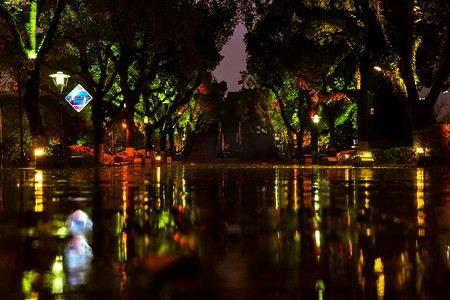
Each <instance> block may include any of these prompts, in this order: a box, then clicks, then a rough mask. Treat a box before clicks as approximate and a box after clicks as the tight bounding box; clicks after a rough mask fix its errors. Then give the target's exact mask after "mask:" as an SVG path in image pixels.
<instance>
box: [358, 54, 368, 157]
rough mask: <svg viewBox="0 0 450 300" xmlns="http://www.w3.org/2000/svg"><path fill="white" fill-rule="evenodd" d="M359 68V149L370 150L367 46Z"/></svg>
mask: <svg viewBox="0 0 450 300" xmlns="http://www.w3.org/2000/svg"><path fill="white" fill-rule="evenodd" d="M359 68H360V73H361V88H360V90H359V92H358V93H357V97H356V98H357V99H356V100H357V104H358V149H359V150H369V114H368V109H369V105H368V91H369V88H368V81H369V51H368V49H367V48H366V49H365V50H364V52H363V54H362V56H361V58H360V66H359Z"/></svg>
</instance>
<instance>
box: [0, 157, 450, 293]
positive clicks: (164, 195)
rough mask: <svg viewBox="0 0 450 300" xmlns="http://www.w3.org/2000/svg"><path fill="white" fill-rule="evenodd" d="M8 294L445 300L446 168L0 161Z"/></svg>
mask: <svg viewBox="0 0 450 300" xmlns="http://www.w3.org/2000/svg"><path fill="white" fill-rule="evenodd" d="M0 174H1V189H0V191H1V193H0V258H1V259H0V272H1V273H2V274H6V275H7V276H4V277H5V279H4V280H2V281H0V292H1V294H2V295H6V296H5V297H7V299H94V298H95V299H151V298H157V299H158V298H159V299H178V298H181V297H183V298H188V299H190V298H192V299H199V298H213V299H229V298H231V299H261V298H264V299H274V298H283V299H291V298H292V299H318V298H320V297H323V299H344V298H345V299H399V298H402V299H447V298H448V296H449V293H450V291H449V288H448V286H449V283H450V213H449V211H450V210H449V208H450V185H449V182H450V178H449V176H448V175H447V172H446V170H445V169H423V168H417V169H416V168H390V169H389V168H316V167H313V168H298V167H295V168H294V167H290V166H238V165H233V166H208V165H199V166H181V165H180V166H177V165H173V166H164V165H163V166H155V167H142V166H123V167H109V168H104V169H95V170H94V169H92V170H66V171H61V170H59V171H58V170H53V171H34V170H31V169H24V170H2V171H1V172H0Z"/></svg>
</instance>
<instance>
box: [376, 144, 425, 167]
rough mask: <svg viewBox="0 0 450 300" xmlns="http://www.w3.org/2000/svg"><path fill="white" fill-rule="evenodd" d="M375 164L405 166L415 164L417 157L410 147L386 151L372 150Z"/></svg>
mask: <svg viewBox="0 0 450 300" xmlns="http://www.w3.org/2000/svg"><path fill="white" fill-rule="evenodd" d="M371 151H372V153H373V155H374V156H375V162H376V163H377V164H378V165H385V164H407V165H412V164H416V163H417V158H418V157H417V155H416V153H415V152H414V150H413V148H412V147H397V148H388V149H372V150H371Z"/></svg>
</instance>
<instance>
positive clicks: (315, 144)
mask: <svg viewBox="0 0 450 300" xmlns="http://www.w3.org/2000/svg"><path fill="white" fill-rule="evenodd" d="M313 123H314V138H313V145H312V150H313V153H314V160H315V161H316V162H317V158H318V154H319V142H318V140H319V128H318V127H319V115H314V117H313Z"/></svg>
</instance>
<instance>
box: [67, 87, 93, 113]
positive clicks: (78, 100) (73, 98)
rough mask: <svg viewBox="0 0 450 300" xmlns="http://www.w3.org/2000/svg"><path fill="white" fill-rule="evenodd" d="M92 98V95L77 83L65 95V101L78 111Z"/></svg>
mask: <svg viewBox="0 0 450 300" xmlns="http://www.w3.org/2000/svg"><path fill="white" fill-rule="evenodd" d="M91 100H92V96H91V95H89V93H88V92H86V90H85V89H84V88H83V87H82V86H81V84H79V85H77V86H76V87H75V88H74V89H73V90H72V91H71V92H70V93H69V94H68V95H67V96H66V101H67V102H69V104H70V105H72V107H73V108H74V109H75V110H76V111H77V112H80V111H81V110H82V109H83V108H84V107H85V106H86V105H87V104H88V103H89V101H91Z"/></svg>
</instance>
